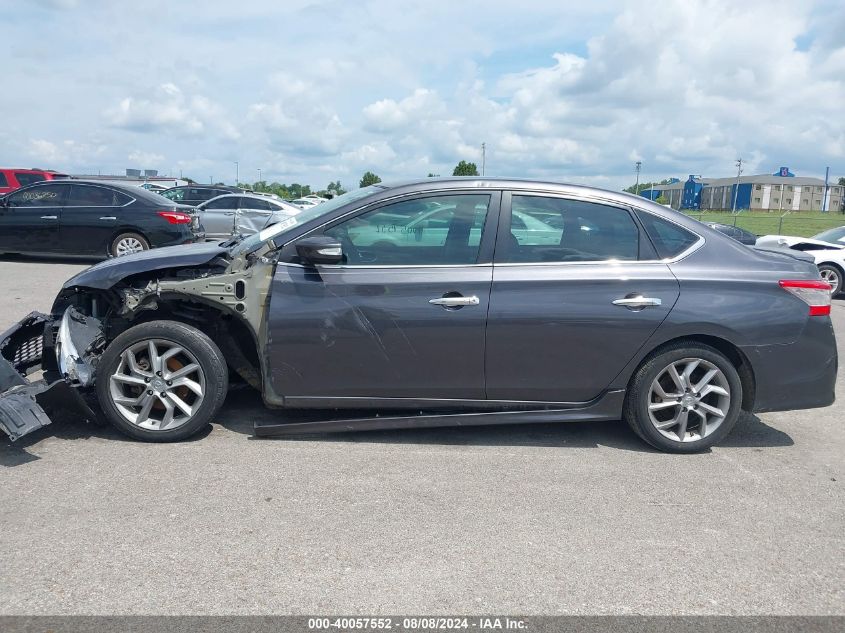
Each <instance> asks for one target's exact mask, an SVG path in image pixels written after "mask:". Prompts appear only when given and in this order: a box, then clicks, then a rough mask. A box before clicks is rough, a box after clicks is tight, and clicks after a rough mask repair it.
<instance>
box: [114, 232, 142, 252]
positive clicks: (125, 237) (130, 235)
mask: <svg viewBox="0 0 845 633" xmlns="http://www.w3.org/2000/svg"><path fill="white" fill-rule="evenodd" d="M132 240H134V241H136V242H137V243H138V244H139V245H140V250H142V251H148V250H150V242H149V240H147V238H146V237H144V236H143V235H141V234H140V233H134V232H132V231H127V232H125V233H121V234H120V235H118V236H117V237H115V238H114V239H113V240H112V242H111V244H110V245H109V255H110V256H111V257H121V256H122V255H128V254H129V253H123V252H119V251H120V246H121V243H122V242H123V243H125V242H127V241H132Z"/></svg>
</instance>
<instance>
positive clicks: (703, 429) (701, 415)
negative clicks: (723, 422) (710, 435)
mask: <svg viewBox="0 0 845 633" xmlns="http://www.w3.org/2000/svg"><path fill="white" fill-rule="evenodd" d="M692 411H693V413H695V414H696V415H697V416H698V417H699V418H701V424H700V425H699V427H698V432H699V435H701V437H704V436H705V435H707V415H706V414H704V413H702V411H701V410H700V409H693V410H692Z"/></svg>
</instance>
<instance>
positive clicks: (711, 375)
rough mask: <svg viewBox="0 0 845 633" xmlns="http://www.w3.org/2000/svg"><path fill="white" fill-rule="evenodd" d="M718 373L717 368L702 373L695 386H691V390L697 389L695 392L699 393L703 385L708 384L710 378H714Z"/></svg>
mask: <svg viewBox="0 0 845 633" xmlns="http://www.w3.org/2000/svg"><path fill="white" fill-rule="evenodd" d="M718 373H719V370H718V369H711V370H709V371H708V372H707V373H706V374H704V376H702V377H701V380H699V381H698V382H697V383H696V384H695V386H694V387H693V391H697V392H699V393H701V390H702V389H704V387H705V386H706V385H708V384H710V381H711V380H713V378H714V377H715V376H716V375H717V374H718Z"/></svg>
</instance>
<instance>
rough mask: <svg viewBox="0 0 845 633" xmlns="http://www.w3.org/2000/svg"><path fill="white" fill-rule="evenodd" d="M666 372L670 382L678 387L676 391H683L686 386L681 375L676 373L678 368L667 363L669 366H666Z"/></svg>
mask: <svg viewBox="0 0 845 633" xmlns="http://www.w3.org/2000/svg"><path fill="white" fill-rule="evenodd" d="M666 373H668V374H669V377H670V378H671V379H672V382H674V383H675V386H676V387H677V388H678V391H681V392H683V391H684V389H686V388H687V385H686V383H685V382H684V379H683V377H682V376H681V375H680V374H678V370H677V369H676V368H675V365H674V364H672V365H669V367H667V368H666Z"/></svg>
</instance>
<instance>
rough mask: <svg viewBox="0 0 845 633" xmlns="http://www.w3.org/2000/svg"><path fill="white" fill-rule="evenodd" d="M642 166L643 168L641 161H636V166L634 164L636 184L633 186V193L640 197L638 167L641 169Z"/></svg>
mask: <svg viewBox="0 0 845 633" xmlns="http://www.w3.org/2000/svg"><path fill="white" fill-rule="evenodd" d="M642 166H643V161H641V160H638V161H637V164H636V168H637V184H636V185H634V192H635V195H640V167H642Z"/></svg>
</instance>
